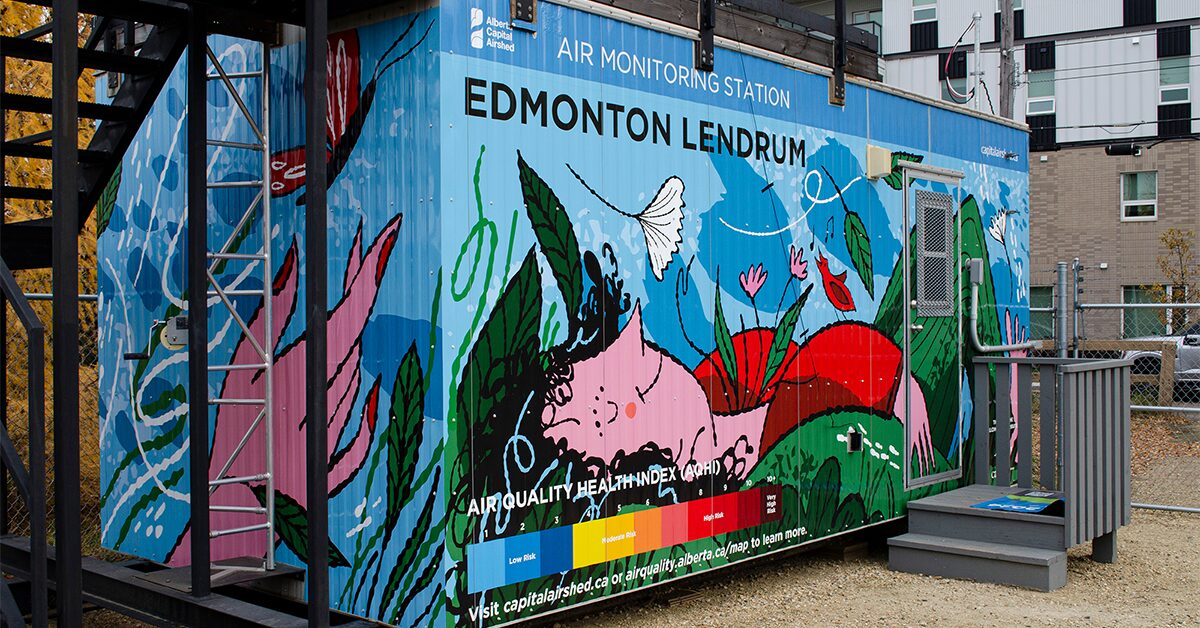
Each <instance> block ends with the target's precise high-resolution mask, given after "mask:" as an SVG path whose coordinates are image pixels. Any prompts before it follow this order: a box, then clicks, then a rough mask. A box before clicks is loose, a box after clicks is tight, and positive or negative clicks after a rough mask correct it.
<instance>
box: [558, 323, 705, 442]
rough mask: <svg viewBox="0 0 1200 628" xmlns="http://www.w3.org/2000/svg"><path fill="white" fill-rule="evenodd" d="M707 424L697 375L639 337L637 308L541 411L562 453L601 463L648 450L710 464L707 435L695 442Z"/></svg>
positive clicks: (575, 366) (702, 393)
mask: <svg viewBox="0 0 1200 628" xmlns="http://www.w3.org/2000/svg"><path fill="white" fill-rule="evenodd" d="M564 387H565V390H564V389H563V388H564ZM711 424H712V415H711V413H710V412H709V408H708V402H707V398H706V397H705V396H704V391H703V389H701V387H700V384H699V382H697V381H696V378H695V377H694V376H693V375H692V374H691V373H689V372H688V370H687V369H686V368H684V367H683V365H681V364H679V363H678V362H676V361H674V360H673V359H672V358H671V357H669V356H667V355H666V354H664V353H662V352H661V351H659V350H658V349H656V348H655V347H653V346H651V345H647V344H646V343H645V342H644V340H643V339H642V316H641V309H640V307H635V308H634V310H633V314H632V315H631V316H630V319H629V323H628V324H627V325H626V326H625V329H623V330H622V331H621V333H620V335H618V337H617V339H616V340H615V341H614V342H613V343H612V344H611V345H609V347H608V348H606V349H605V350H604V351H602V352H601V353H600V354H599V355H596V356H594V357H591V358H588V359H586V360H582V361H580V362H577V363H575V364H574V365H573V371H572V374H571V377H570V379H569V381H567V382H566V383H565V384H564V385H563V386H562V387H560V388H559V389H558V390H557V391H556V392H555V393H553V394H551V395H550V398H549V399H548V400H547V403H546V408H545V410H544V411H543V414H542V425H543V426H544V427H545V430H546V431H545V434H546V436H547V437H548V438H550V439H551V440H553V441H555V442H556V443H558V445H559V447H560V448H562V449H563V450H565V451H566V450H569V451H575V452H578V453H580V454H582V455H583V456H585V457H586V458H589V459H593V458H594V459H598V460H600V461H602V462H603V463H605V464H608V463H611V462H612V460H613V459H614V458H615V457H617V456H618V455H620V454H628V453H632V452H635V451H638V450H639V449H642V448H643V447H647V446H653V447H654V448H657V449H660V450H664V451H668V452H669V455H670V457H671V458H672V459H673V460H676V461H677V462H680V463H685V462H688V461H690V460H701V459H711V455H710V453H711V452H708V451H707V450H709V449H711V448H712V438H711V436H710V437H709V438H707V439H703V438H700V435H701V434H704V433H706V430H709V429H710V426H711ZM705 442H707V445H705ZM706 447H707V449H706ZM681 452H682V453H683V454H684V455H683V456H682V458H681ZM706 454H707V455H706Z"/></svg>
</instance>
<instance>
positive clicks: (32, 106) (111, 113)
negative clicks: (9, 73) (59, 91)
mask: <svg viewBox="0 0 1200 628" xmlns="http://www.w3.org/2000/svg"><path fill="white" fill-rule="evenodd" d="M0 104H3V106H4V109H6V110H9V111H28V112H30V113H44V114H47V115H49V114H50V113H51V106H52V101H51V100H50V99H49V98H46V97H44V96H29V95H26V94H10V93H8V92H5V93H4V94H2V95H0ZM132 113H133V110H132V109H130V108H129V107H118V106H115V105H106V104H103V103H95V102H81V103H79V117H81V118H89V119H92V120H114V121H121V122H124V121H127V120H129V117H130V115H131V114H132Z"/></svg>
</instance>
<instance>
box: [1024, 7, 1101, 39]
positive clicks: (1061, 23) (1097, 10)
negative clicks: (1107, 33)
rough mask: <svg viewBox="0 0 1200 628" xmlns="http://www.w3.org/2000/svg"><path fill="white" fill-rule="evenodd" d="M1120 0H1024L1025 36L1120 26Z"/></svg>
mask: <svg viewBox="0 0 1200 628" xmlns="http://www.w3.org/2000/svg"><path fill="white" fill-rule="evenodd" d="M1123 11H1124V4H1123V2H1122V0H1088V1H1087V2H1086V7H1085V6H1084V4H1081V3H1079V2H1062V1H1060V0H1025V36H1026V37H1039V36H1042V35H1055V34H1060V33H1074V32H1078V31H1090V30H1096V29H1100V28H1115V27H1118V26H1121V25H1122V21H1123V19H1122V16H1123V15H1124V13H1123Z"/></svg>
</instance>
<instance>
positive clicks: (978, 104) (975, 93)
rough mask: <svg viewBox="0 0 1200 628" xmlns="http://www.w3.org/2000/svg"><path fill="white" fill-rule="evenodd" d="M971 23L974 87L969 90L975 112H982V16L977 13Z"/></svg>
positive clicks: (972, 17)
mask: <svg viewBox="0 0 1200 628" xmlns="http://www.w3.org/2000/svg"><path fill="white" fill-rule="evenodd" d="M971 21H972V22H975V57H974V59H973V62H972V63H971V67H972V74H974V75H975V86H974V87H972V88H971V92H970V93H971V97H972V98H973V99H975V111H983V99H982V98H980V97H979V95H980V93H982V92H983V90H982V89H981V85H982V84H983V56H982V55H981V54H979V44H980V40H981V39H982V36H981V35H980V33H979V27H980V25H981V24H982V23H983V15H982V14H980V13H979V12H978V11H976V12H975V15H973V16H971Z"/></svg>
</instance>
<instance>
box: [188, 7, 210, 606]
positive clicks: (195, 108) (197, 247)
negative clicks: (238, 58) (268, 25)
mask: <svg viewBox="0 0 1200 628" xmlns="http://www.w3.org/2000/svg"><path fill="white" fill-rule="evenodd" d="M201 11H202V9H201V8H199V7H192V13H191V17H190V20H189V22H188V37H187V39H188V44H187V103H188V112H187V182H188V183H187V196H188V209H187V234H188V235H187V277H188V281H187V286H188V440H189V447H190V448H191V452H190V454H189V456H188V458H189V460H190V462H189V465H190V466H189V473H190V478H191V481H190V486H191V502H190V505H189V508H190V509H191V518H192V521H191V526H192V537H191V544H192V545H191V554H192V573H191V578H192V596H193V597H205V596H207V595H208V594H209V593H210V590H211V587H212V581H211V576H212V572H211V570H210V569H209V568H208V565H209V563H210V562H211V556H210V552H209V544H210V543H211V541H210V539H209V528H210V525H209V523H210V521H209V517H208V501H209V499H208V455H209V454H208V172H207V166H208V67H207V64H208V56H207V51H208V36H207V32H206V30H205V25H204V19H203V15H201Z"/></svg>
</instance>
